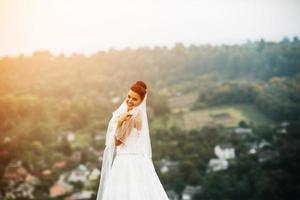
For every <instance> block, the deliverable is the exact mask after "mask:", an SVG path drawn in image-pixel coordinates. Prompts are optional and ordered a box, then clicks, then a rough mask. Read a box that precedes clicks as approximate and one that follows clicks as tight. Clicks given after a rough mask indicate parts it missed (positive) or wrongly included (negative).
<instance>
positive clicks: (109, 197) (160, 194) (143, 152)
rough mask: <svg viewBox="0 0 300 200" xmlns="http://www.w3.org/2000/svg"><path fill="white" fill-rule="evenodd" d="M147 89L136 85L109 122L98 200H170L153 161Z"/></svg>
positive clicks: (141, 84) (139, 84)
mask: <svg viewBox="0 0 300 200" xmlns="http://www.w3.org/2000/svg"><path fill="white" fill-rule="evenodd" d="M146 100H147V86H146V84H145V83H144V82H143V81H137V82H136V83H134V84H133V85H132V86H131V87H130V90H129V92H128V94H127V97H126V98H125V100H124V101H123V102H122V104H121V105H120V106H119V108H118V109H117V110H115V111H114V112H113V116H112V118H111V120H110V122H109V125H108V128H107V133H106V139H105V149H104V153H103V160H102V168H101V178H100V184H99V188H98V193H97V200H169V199H168V196H167V194H166V192H165V190H164V188H163V185H162V184H161V182H160V179H159V177H158V176H157V173H156V171H155V168H154V165H153V162H152V149H151V142H150V136H149V126H148V118H147V111H146V110H147V109H146Z"/></svg>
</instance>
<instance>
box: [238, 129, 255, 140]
mask: <svg viewBox="0 0 300 200" xmlns="http://www.w3.org/2000/svg"><path fill="white" fill-rule="evenodd" d="M234 133H235V135H236V136H237V137H238V138H239V139H242V140H243V139H246V138H247V137H249V136H250V135H252V134H253V131H252V129H251V128H242V127H237V128H235V129H234Z"/></svg>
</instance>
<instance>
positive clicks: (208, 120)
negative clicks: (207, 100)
mask: <svg viewBox="0 0 300 200" xmlns="http://www.w3.org/2000/svg"><path fill="white" fill-rule="evenodd" d="M220 114H221V115H227V117H223V118H222V117H220V118H218V117H213V115H220ZM183 120H184V124H185V127H186V128H187V129H191V128H199V127H202V126H204V125H208V124H222V125H224V126H225V127H234V126H236V125H238V123H239V122H240V121H241V120H244V121H246V122H248V123H250V122H252V123H254V124H273V121H272V120H270V119H269V118H267V117H266V116H265V115H264V114H263V113H261V112H260V111H259V110H258V109H257V108H256V107H255V106H254V105H251V104H236V105H222V106H213V107H207V108H204V109H200V110H196V111H191V112H186V113H184V115H183Z"/></svg>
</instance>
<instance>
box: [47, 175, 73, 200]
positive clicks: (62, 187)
mask: <svg viewBox="0 0 300 200" xmlns="http://www.w3.org/2000/svg"><path fill="white" fill-rule="evenodd" d="M66 177H67V174H66V173H64V174H61V175H60V176H59V180H58V181H56V183H55V184H54V185H53V186H51V187H50V189H49V193H50V197H57V196H61V195H64V194H67V193H70V192H71V191H72V190H73V188H74V187H73V186H72V185H71V184H68V183H66V182H65V179H66Z"/></svg>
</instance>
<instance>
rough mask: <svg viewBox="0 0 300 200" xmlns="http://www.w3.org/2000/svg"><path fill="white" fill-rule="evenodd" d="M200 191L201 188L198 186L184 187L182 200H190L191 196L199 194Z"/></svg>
mask: <svg viewBox="0 0 300 200" xmlns="http://www.w3.org/2000/svg"><path fill="white" fill-rule="evenodd" d="M201 190H202V187H201V186H200V185H198V186H190V185H187V186H185V188H184V190H183V192H182V200H192V199H193V196H194V195H195V194H196V193H199V192H201Z"/></svg>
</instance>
